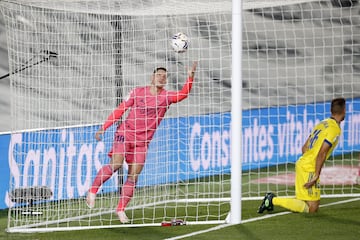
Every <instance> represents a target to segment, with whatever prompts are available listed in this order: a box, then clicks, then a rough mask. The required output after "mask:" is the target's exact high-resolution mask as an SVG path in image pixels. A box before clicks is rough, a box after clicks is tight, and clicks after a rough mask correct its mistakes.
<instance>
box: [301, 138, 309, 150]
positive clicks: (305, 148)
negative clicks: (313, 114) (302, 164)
mask: <svg viewBox="0 0 360 240" xmlns="http://www.w3.org/2000/svg"><path fill="white" fill-rule="evenodd" d="M309 142H310V136H309V137H308V139H307V140H306V141H305V143H304V145H303V146H302V148H301V152H302V154H304V153H305V152H306V151H307V150H308V147H309Z"/></svg>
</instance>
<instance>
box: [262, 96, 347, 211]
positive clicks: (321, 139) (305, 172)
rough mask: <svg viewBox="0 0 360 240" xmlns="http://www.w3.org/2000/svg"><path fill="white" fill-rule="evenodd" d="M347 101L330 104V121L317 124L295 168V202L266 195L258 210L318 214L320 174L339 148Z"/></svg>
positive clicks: (269, 194) (337, 100)
mask: <svg viewBox="0 0 360 240" xmlns="http://www.w3.org/2000/svg"><path fill="white" fill-rule="evenodd" d="M345 114H346V103H345V99H344V98H336V99H333V100H332V101H331V117H330V118H327V119H324V120H323V121H321V122H320V123H318V124H317V125H316V126H315V127H314V128H313V130H312V132H311V134H310V136H309V137H308V139H307V140H306V142H305V144H304V145H303V147H302V153H303V154H302V156H301V157H300V158H299V159H298V161H297V162H296V166H295V173H296V177H295V198H279V197H276V196H275V195H274V194H273V193H267V194H266V195H265V197H264V199H263V201H262V203H261V205H260V207H259V209H258V213H263V212H264V211H265V210H267V211H272V210H273V209H274V206H281V207H284V208H286V209H288V210H291V211H293V212H305V213H313V212H317V210H318V209H319V205H320V186H319V184H320V181H319V178H320V173H321V169H322V167H323V164H324V162H325V160H326V159H327V158H328V157H329V156H330V155H331V153H332V151H333V150H334V148H335V147H336V145H337V143H338V141H339V137H340V134H341V128H340V123H341V122H342V121H343V120H344V119H345Z"/></svg>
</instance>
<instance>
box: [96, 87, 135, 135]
mask: <svg viewBox="0 0 360 240" xmlns="http://www.w3.org/2000/svg"><path fill="white" fill-rule="evenodd" d="M134 97H135V90H132V91H131V92H130V94H129V96H128V97H127V98H126V99H125V100H124V101H122V102H121V103H120V104H119V105H118V107H117V108H116V109H115V110H114V111H113V112H112V113H111V114H110V115H109V116H108V118H107V119H106V121H105V122H104V124H103V126H102V129H104V130H106V129H107V128H109V127H110V126H111V125H113V124H114V122H116V121H118V120H119V119H120V118H121V116H122V115H123V114H124V112H126V110H127V109H128V108H129V107H131V106H132V105H133V104H134Z"/></svg>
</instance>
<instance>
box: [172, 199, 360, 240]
mask: <svg viewBox="0 0 360 240" xmlns="http://www.w3.org/2000/svg"><path fill="white" fill-rule="evenodd" d="M355 201H360V198H353V199H347V200H343V201H339V202H333V203H327V204H323V205H320V207H328V206H333V205H338V204H343V203H349V202H355ZM289 213H291V212H288V211H287V212H280V213H275V214H267V215H264V216H261V217H256V218H250V219H247V220H244V221H241V224H243V223H249V222H255V221H258V220H262V219H267V218H272V217H277V216H281V215H286V214H289ZM233 225H236V224H222V225H218V226H216V227H212V228H208V229H204V230H201V231H197V232H193V233H188V234H184V235H181V236H176V237H172V238H166V239H165V240H177V239H182V238H187V237H192V236H195V235H199V234H203V233H208V232H212V231H216V230H219V229H222V228H226V227H231V226H233Z"/></svg>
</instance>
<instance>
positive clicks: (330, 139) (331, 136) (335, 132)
mask: <svg viewBox="0 0 360 240" xmlns="http://www.w3.org/2000/svg"><path fill="white" fill-rule="evenodd" d="M339 137H340V130H339V129H338V128H335V127H329V128H328V129H327V130H326V135H325V136H324V142H326V143H328V144H329V145H330V146H333V145H334V144H335V143H336V142H337V140H338V139H339Z"/></svg>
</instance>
